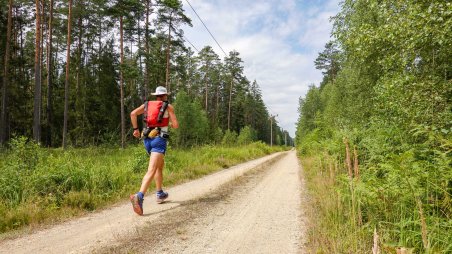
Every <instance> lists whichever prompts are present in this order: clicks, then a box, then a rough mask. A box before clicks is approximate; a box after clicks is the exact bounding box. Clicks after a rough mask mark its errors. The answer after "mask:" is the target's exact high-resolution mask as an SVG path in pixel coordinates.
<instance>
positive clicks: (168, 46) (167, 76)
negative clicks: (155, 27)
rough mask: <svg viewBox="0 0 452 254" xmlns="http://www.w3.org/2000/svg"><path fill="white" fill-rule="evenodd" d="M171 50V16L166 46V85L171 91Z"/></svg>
mask: <svg viewBox="0 0 452 254" xmlns="http://www.w3.org/2000/svg"><path fill="white" fill-rule="evenodd" d="M170 50H171V17H170V22H169V26H168V45H167V47H166V82H165V86H166V88H167V89H168V91H170V84H169V75H170Z"/></svg>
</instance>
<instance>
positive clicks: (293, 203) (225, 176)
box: [0, 151, 306, 253]
mask: <svg viewBox="0 0 452 254" xmlns="http://www.w3.org/2000/svg"><path fill="white" fill-rule="evenodd" d="M300 172H301V171H300V166H299V164H298V160H297V157H296V154H295V151H290V152H286V153H277V154H273V155H269V156H266V157H263V158H260V159H257V160H253V161H249V162H246V163H243V164H240V165H237V166H234V167H231V168H229V169H226V170H223V171H220V172H218V173H215V174H212V175H209V176H206V177H204V178H201V179H199V180H195V181H192V182H188V183H185V184H182V185H178V186H175V187H173V188H170V189H168V192H169V193H170V197H169V201H168V202H165V203H164V204H160V205H157V204H156V203H155V198H154V194H152V195H148V196H147V197H146V198H145V201H144V216H137V215H135V214H134V213H133V211H132V208H131V205H130V203H129V202H124V203H122V204H119V205H118V206H116V207H113V208H111V209H107V210H104V211H101V212H99V213H94V214H90V215H88V216H86V217H83V218H80V219H75V220H72V221H70V222H67V223H63V224H61V225H57V226H55V227H52V228H50V229H45V230H42V231H39V232H36V233H33V234H30V235H26V236H22V237H20V238H17V239H12V240H5V241H2V242H0V253H130V252H132V253H305V251H304V248H303V247H304V243H305V240H304V239H305V232H304V230H305V229H304V228H305V225H304V224H305V222H306V221H305V220H306V218H305V217H304V212H303V207H302V204H303V202H302V200H303V199H304V198H305V195H304V193H305V191H304V184H303V179H302V178H301V177H300Z"/></svg>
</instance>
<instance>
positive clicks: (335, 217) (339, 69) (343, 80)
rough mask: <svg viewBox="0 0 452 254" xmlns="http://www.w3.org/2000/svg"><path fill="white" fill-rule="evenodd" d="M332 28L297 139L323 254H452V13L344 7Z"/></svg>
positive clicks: (372, 0)
mask: <svg viewBox="0 0 452 254" xmlns="http://www.w3.org/2000/svg"><path fill="white" fill-rule="evenodd" d="M332 22H333V24H334V26H333V29H332V35H333V37H332V38H333V39H332V40H331V41H330V42H329V43H327V44H326V45H325V48H324V50H323V51H322V52H320V53H319V55H318V58H317V59H316V61H315V64H316V67H317V68H318V69H319V70H322V72H323V81H322V82H321V84H320V85H319V86H315V85H312V86H311V87H310V89H309V91H308V93H307V94H306V96H304V97H301V98H300V101H299V120H298V123H297V133H296V143H297V147H298V148H299V153H300V155H301V157H302V158H303V159H302V160H303V161H304V163H305V164H304V166H305V170H306V175H307V177H308V178H309V179H310V180H309V181H313V180H314V181H320V182H321V183H322V184H320V185H319V184H318V182H317V187H316V186H313V184H311V187H310V189H311V192H312V193H314V194H313V195H317V196H316V197H317V201H315V202H314V204H313V206H314V207H315V208H313V209H317V212H316V213H317V215H315V216H314V218H316V219H318V222H316V223H317V225H318V227H317V229H315V230H316V231H314V233H313V235H312V236H311V244H312V246H313V248H314V249H315V250H316V251H317V252H316V253H370V251H371V250H373V252H372V253H381V252H379V251H383V253H396V251H397V253H452V170H451V169H452V80H451V79H452V50H451V49H452V36H451V35H452V33H451V31H452V3H451V2H450V1H441V0H434V1H380V0H378V1H377V0H345V1H343V2H342V4H341V10H340V12H339V13H338V14H337V15H336V16H334V17H333V18H332ZM319 236H320V237H319Z"/></svg>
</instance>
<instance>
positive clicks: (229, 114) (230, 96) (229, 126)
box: [228, 77, 234, 130]
mask: <svg viewBox="0 0 452 254" xmlns="http://www.w3.org/2000/svg"><path fill="white" fill-rule="evenodd" d="M233 84H234V77H232V79H231V88H230V89H229V106H228V130H229V129H231V101H232V85H233Z"/></svg>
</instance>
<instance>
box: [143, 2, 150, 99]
mask: <svg viewBox="0 0 452 254" xmlns="http://www.w3.org/2000/svg"><path fill="white" fill-rule="evenodd" d="M150 5H151V0H146V28H145V33H146V34H145V43H144V48H145V52H146V57H145V61H146V65H145V66H146V69H145V70H144V94H143V101H146V98H147V96H148V88H149V69H150V66H149V62H150V59H149V54H150V52H149V14H150V9H151V8H150Z"/></svg>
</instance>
